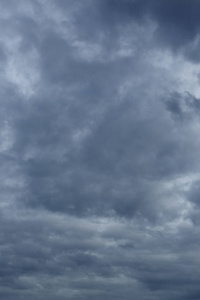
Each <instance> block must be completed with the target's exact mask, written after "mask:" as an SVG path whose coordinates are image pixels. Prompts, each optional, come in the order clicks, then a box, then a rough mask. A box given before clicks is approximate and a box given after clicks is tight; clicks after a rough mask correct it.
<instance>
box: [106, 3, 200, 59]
mask: <svg viewBox="0 0 200 300" xmlns="http://www.w3.org/2000/svg"><path fill="white" fill-rule="evenodd" d="M199 13H200V6H199V3H198V1H196V0H192V1H187V0H183V1H182V0H175V1H159V0H151V1H148V0H132V1H131V0H126V1H120V0H112V1H106V0H105V1H102V16H103V18H104V20H105V22H107V23H108V27H109V26H113V24H115V25H116V26H119V25H122V24H123V25H124V24H126V23H127V22H131V21H132V20H135V21H136V22H139V23H142V22H144V21H145V20H146V19H151V20H152V21H153V22H155V24H156V26H157V28H156V31H155V40H157V43H158V44H157V45H160V46H164V47H165V46H167V47H170V48H171V49H172V50H173V51H175V52H177V51H181V52H183V53H184V54H185V55H186V57H187V58H189V59H190V60H192V61H198V60H199V54H198V52H199V51H198V48H199V47H198V45H199V42H198V33H199V27H200V21H199Z"/></svg>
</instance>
